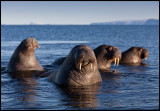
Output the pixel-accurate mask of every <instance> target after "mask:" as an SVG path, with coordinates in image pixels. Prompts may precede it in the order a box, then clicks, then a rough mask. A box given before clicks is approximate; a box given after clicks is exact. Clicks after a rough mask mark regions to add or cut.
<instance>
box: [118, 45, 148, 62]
mask: <svg viewBox="0 0 160 111" xmlns="http://www.w3.org/2000/svg"><path fill="white" fill-rule="evenodd" d="M148 56H149V52H148V51H147V50H146V49H145V48H142V47H131V48H129V49H128V50H126V51H124V52H123V53H122V58H121V60H120V64H141V63H142V60H143V59H145V60H147V58H148Z"/></svg>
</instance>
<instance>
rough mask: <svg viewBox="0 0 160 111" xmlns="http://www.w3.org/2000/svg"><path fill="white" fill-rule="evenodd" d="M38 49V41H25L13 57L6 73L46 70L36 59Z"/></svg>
mask: <svg viewBox="0 0 160 111" xmlns="http://www.w3.org/2000/svg"><path fill="white" fill-rule="evenodd" d="M36 47H39V45H38V42H37V40H36V39H34V38H27V39H24V40H23V41H22V42H21V43H20V45H19V46H18V47H17V48H16V49H15V51H14V53H13V55H12V56H11V58H10V61H9V63H8V65H7V67H6V71H7V72H16V71H30V70H37V71H43V70H44V69H43V68H42V66H41V65H40V63H39V62H38V60H37V59H36V57H35V49H36Z"/></svg>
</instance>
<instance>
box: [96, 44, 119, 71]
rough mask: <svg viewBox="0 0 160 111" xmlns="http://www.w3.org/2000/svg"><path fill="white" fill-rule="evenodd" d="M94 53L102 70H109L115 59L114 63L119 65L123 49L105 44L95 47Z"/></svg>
mask: <svg viewBox="0 0 160 111" xmlns="http://www.w3.org/2000/svg"><path fill="white" fill-rule="evenodd" d="M94 53H95V55H96V58H97V64H98V69H99V71H100V72H109V71H110V67H111V63H112V62H113V61H114V62H115V64H114V65H117V66H118V64H119V60H120V59H121V51H120V50H119V49H118V48H117V47H115V46H110V45H106V44H103V45H100V46H98V47H97V48H95V49H94ZM116 63H117V64H116Z"/></svg>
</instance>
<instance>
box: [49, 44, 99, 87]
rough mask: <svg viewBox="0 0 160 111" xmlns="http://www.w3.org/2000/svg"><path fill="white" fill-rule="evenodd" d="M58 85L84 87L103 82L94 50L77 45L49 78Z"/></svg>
mask: <svg viewBox="0 0 160 111" xmlns="http://www.w3.org/2000/svg"><path fill="white" fill-rule="evenodd" d="M49 81H51V82H54V83H56V84H57V85H68V86H84V85H92V84H96V83H99V82H101V81H102V78H101V76H100V73H99V71H98V68H97V61H96V57H95V54H94V52H93V50H92V49H91V48H90V47H89V46H87V45H77V46H75V47H73V48H72V50H71V51H70V53H69V55H68V56H67V57H66V59H65V60H64V62H63V64H62V65H61V66H60V68H59V69H57V71H55V72H53V73H52V74H51V75H50V76H49Z"/></svg>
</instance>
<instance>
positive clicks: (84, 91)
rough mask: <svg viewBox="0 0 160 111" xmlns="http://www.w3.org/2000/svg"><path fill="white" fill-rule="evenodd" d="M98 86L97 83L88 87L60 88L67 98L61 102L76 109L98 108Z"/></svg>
mask: <svg viewBox="0 0 160 111" xmlns="http://www.w3.org/2000/svg"><path fill="white" fill-rule="evenodd" d="M100 84H101V83H97V84H94V85H89V86H81V87H78V86H77V87H76V86H67V87H62V86H61V89H62V93H63V94H65V95H66V96H67V97H69V98H70V99H69V100H62V101H63V102H67V104H66V105H67V106H72V107H78V108H91V109H92V108H96V107H98V99H97V94H99V90H100Z"/></svg>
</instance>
